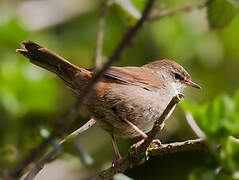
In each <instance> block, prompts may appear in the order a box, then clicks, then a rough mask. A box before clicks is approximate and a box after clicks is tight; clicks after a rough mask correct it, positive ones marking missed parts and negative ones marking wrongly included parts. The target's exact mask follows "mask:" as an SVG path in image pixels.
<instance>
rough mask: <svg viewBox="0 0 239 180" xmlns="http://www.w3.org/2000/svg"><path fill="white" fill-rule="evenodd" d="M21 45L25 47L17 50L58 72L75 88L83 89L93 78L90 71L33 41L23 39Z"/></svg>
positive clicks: (36, 63) (39, 64) (44, 66)
mask: <svg viewBox="0 0 239 180" xmlns="http://www.w3.org/2000/svg"><path fill="white" fill-rule="evenodd" d="M21 45H22V47H23V48H24V49H17V50H16V52H18V53H20V54H22V55H24V56H25V57H27V58H28V59H29V60H30V62H31V63H33V64H35V65H37V66H40V67H42V68H44V69H47V70H48V71H51V72H53V73H56V74H57V75H58V76H59V77H60V78H61V79H63V80H64V81H65V82H66V83H67V84H68V86H70V87H71V88H72V89H74V90H77V89H81V88H82V87H83V86H85V85H86V84H87V83H88V81H89V80H90V79H91V78H92V73H91V72H90V71H88V70H86V69H83V68H79V67H77V66H75V65H74V64H71V63H70V62H68V61H67V60H65V59H64V58H62V57H60V56H59V55H57V54H55V53H53V52H51V51H49V50H48V49H46V48H43V47H41V46H40V45H38V44H36V43H34V42H32V41H23V42H22V43H21Z"/></svg>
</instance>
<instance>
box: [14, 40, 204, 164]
mask: <svg viewBox="0 0 239 180" xmlns="http://www.w3.org/2000/svg"><path fill="white" fill-rule="evenodd" d="M21 46H22V47H23V49H17V50H16V52H17V53H20V54H22V55H23V56H25V57H27V58H28V59H29V60H30V62H31V63H33V64H35V65H37V66H40V67H42V68H44V69H46V70H48V71H50V72H53V73H55V74H57V75H58V76H59V77H60V78H61V79H62V80H63V81H64V82H65V83H66V84H67V86H68V87H69V88H70V89H71V90H72V91H73V92H74V93H75V94H76V95H77V96H79V95H80V94H81V92H82V91H83V89H84V88H85V87H86V85H87V84H88V83H89V82H90V81H91V79H92V78H93V77H94V74H95V71H93V70H92V69H84V68H81V67H78V66H76V65H74V64H72V63H70V62H69V61H67V60H66V59H64V58H63V57H61V56H59V55H58V54H56V53H54V52H52V51H50V50H48V49H47V48H44V47H42V46H40V45H39V44H37V43H35V42H33V41H29V40H25V41H23V42H22V43H21ZM189 86H191V87H194V88H198V89H200V88H201V87H200V86H199V85H197V84H196V83H194V82H193V81H192V80H191V76H190V75H189V74H188V73H187V71H186V70H185V69H184V68H183V67H182V66H181V65H179V64H178V63H177V62H175V61H172V60H168V59H163V60H156V61H154V62H151V63H148V64H145V65H143V66H141V67H135V66H125V67H116V66H111V67H109V68H108V70H107V71H106V72H105V73H104V76H103V77H102V78H101V79H100V80H99V81H98V82H97V83H96V84H95V86H94V88H93V89H92V92H91V94H90V96H89V97H88V98H87V100H86V101H85V102H84V106H85V107H86V109H87V111H88V112H89V114H90V116H92V117H93V118H94V119H95V120H96V122H97V123H98V124H99V126H100V127H101V128H103V129H104V130H105V131H107V132H108V133H109V135H110V136H111V140H112V143H113V147H114V150H115V153H116V161H118V160H120V159H122V157H121V155H120V153H119V150H118V147H117V145H116V141H115V136H118V137H121V138H134V137H137V136H141V137H142V141H141V142H143V141H144V140H145V139H146V138H147V134H146V133H148V132H149V131H150V130H151V129H152V128H153V125H154V121H155V120H156V119H158V118H159V117H160V116H161V115H162V113H163V111H164V110H165V108H166V107H167V105H168V104H169V102H170V101H171V99H172V98H173V97H174V96H177V95H178V94H180V93H182V92H183V90H184V89H185V88H186V87H189ZM174 108H175V107H174ZM174 108H173V109H174ZM173 109H172V110H171V112H170V113H169V115H168V117H169V116H170V115H171V113H172V112H173Z"/></svg>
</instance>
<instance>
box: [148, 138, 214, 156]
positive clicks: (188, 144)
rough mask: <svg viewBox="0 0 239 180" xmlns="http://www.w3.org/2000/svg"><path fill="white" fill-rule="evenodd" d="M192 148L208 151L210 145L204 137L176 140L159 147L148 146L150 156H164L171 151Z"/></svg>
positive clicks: (189, 149) (175, 151)
mask: <svg viewBox="0 0 239 180" xmlns="http://www.w3.org/2000/svg"><path fill="white" fill-rule="evenodd" d="M191 150H205V151H208V150H209V149H208V145H207V143H206V141H205V140H204V139H194V140H187V141H183V142H174V143H169V144H162V145H160V146H157V147H152V148H148V150H147V153H148V156H158V155H160V156H163V155H166V154H170V153H177V152H182V151H191Z"/></svg>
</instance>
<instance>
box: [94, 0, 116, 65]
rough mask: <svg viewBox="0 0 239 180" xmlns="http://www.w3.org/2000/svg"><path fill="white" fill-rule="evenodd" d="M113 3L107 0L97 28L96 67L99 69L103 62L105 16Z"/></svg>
mask: <svg viewBox="0 0 239 180" xmlns="http://www.w3.org/2000/svg"><path fill="white" fill-rule="evenodd" d="M111 3H112V2H111V0H105V2H104V4H103V7H102V10H101V13H100V20H99V26H98V30H97V40H96V48H95V68H96V69H99V68H100V67H101V66H102V64H103V61H102V47H103V38H104V26H105V17H106V14H107V10H108V8H109V6H110V5H111Z"/></svg>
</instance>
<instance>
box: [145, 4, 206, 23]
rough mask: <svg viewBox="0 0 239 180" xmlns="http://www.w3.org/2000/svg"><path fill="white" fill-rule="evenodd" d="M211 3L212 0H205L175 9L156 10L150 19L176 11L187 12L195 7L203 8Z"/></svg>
mask: <svg viewBox="0 0 239 180" xmlns="http://www.w3.org/2000/svg"><path fill="white" fill-rule="evenodd" d="M209 3H210V0H206V1H203V2H200V3H196V4H192V5H186V6H183V7H179V8H176V9H173V10H168V11H162V12H155V13H152V14H151V15H150V16H149V20H160V19H162V18H164V17H168V16H172V15H174V14H176V13H187V12H190V11H193V10H195V9H202V8H204V7H207V6H208V4H209Z"/></svg>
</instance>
